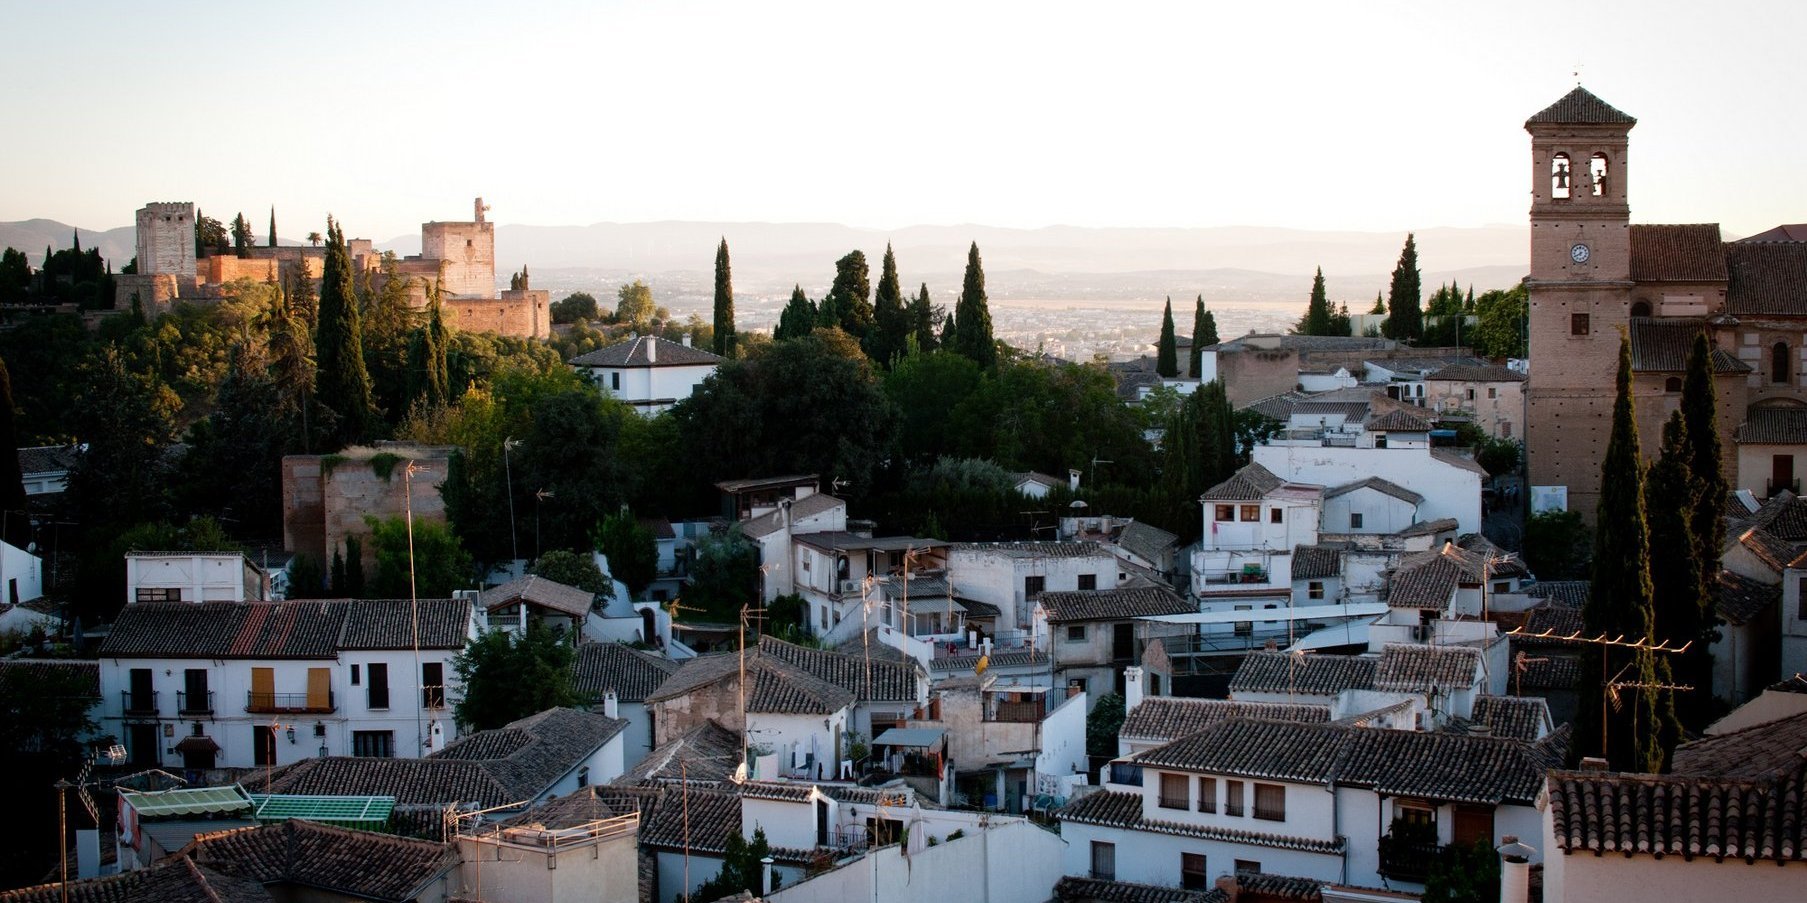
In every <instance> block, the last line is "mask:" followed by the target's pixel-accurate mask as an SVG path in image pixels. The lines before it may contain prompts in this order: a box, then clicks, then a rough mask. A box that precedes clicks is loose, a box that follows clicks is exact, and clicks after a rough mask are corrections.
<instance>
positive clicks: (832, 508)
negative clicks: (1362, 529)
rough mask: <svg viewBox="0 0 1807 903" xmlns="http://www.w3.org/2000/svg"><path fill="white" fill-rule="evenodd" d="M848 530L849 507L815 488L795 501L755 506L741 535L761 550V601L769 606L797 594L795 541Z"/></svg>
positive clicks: (789, 500) (743, 520) (788, 499)
mask: <svg viewBox="0 0 1807 903" xmlns="http://www.w3.org/2000/svg"><path fill="white" fill-rule="evenodd" d="M846 529H847V503H846V502H844V501H842V500H841V499H838V498H835V497H834V496H832V495H828V494H827V493H822V492H816V491H815V490H814V489H813V488H811V489H805V490H803V491H801V492H800V493H799V495H798V496H797V497H796V498H794V499H792V498H783V499H778V500H776V501H773V502H772V503H771V504H769V505H765V504H756V505H753V506H752V507H751V508H750V509H749V513H748V515H747V516H746V517H745V518H743V519H742V520H741V521H740V531H741V535H743V536H745V537H746V538H747V539H750V540H752V541H753V543H754V544H755V545H757V546H758V547H759V568H760V571H759V581H760V598H761V599H762V600H763V601H766V602H770V601H772V600H773V599H776V598H778V597H779V596H783V595H788V594H790V593H794V592H796V591H797V573H796V571H795V569H794V565H795V562H793V560H792V559H793V558H794V557H795V556H794V554H793V552H792V549H791V545H792V541H793V540H794V539H795V538H796V537H798V536H802V535H807V534H811V533H838V532H845V531H846Z"/></svg>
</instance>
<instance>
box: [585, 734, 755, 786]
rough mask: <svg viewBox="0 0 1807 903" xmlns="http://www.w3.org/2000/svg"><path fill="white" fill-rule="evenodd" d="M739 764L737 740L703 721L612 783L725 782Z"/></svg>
mask: <svg viewBox="0 0 1807 903" xmlns="http://www.w3.org/2000/svg"><path fill="white" fill-rule="evenodd" d="M739 764H740V737H739V736H738V735H736V734H735V733H734V732H733V731H730V730H728V729H727V728H725V727H722V726H721V725H719V724H717V723H715V722H714V721H713V720H706V721H704V722H703V723H702V724H699V725H697V726H696V727H693V728H691V729H690V730H687V731H685V732H684V733H682V734H679V735H678V736H676V737H673V738H671V739H670V740H667V741H665V742H664V743H661V744H659V745H658V746H656V747H654V748H653V751H652V752H650V753H647V755H646V758H644V759H641V760H640V761H639V762H638V763H637V764H635V765H634V767H633V768H630V769H628V771H627V773H626V774H623V775H622V776H621V777H619V778H617V779H615V782H614V783H617V784H644V783H650V782H654V781H677V780H688V781H693V782H703V783H708V782H725V781H727V780H728V779H729V778H730V777H732V776H733V774H734V768H735V766H737V765H739Z"/></svg>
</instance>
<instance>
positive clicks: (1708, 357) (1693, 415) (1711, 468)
mask: <svg viewBox="0 0 1807 903" xmlns="http://www.w3.org/2000/svg"><path fill="white" fill-rule="evenodd" d="M1717 405H1718V402H1717V400H1716V399H1715V398H1714V396H1713V353H1712V349H1711V348H1710V347H1708V344H1707V336H1706V333H1704V332H1703V333H1701V334H1699V335H1696V336H1695V337H1694V346H1693V347H1692V348H1690V349H1689V352H1688V372H1687V374H1686V376H1685V377H1684V378H1683V379H1682V399H1681V413H1682V420H1683V421H1684V422H1685V423H1686V424H1687V434H1688V447H1689V465H1688V469H1689V470H1691V471H1692V472H1693V474H1694V479H1695V480H1696V481H1698V482H1699V483H1700V503H1699V504H1698V505H1696V506H1695V507H1694V538H1695V541H1696V542H1697V543H1699V545H1700V565H1701V571H1702V573H1704V574H1705V575H1706V576H1707V579H1708V580H1709V581H1715V580H1717V579H1718V574H1719V550H1720V547H1721V545H1722V544H1723V543H1724V542H1725V505H1726V495H1727V493H1729V492H1730V491H1731V487H1729V486H1728V485H1727V484H1726V479H1725V470H1724V469H1723V467H1722V458H1721V453H1720V447H1719V413H1718V410H1717Z"/></svg>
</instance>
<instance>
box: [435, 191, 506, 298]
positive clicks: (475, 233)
mask: <svg viewBox="0 0 1807 903" xmlns="http://www.w3.org/2000/svg"><path fill="white" fill-rule="evenodd" d="M474 207H475V213H476V219H474V220H472V221H471V222H468V223H450V222H437V221H435V222H430V223H421V224H420V256H421V257H423V258H425V259H427V260H437V261H441V262H442V263H443V266H442V268H441V273H442V274H443V275H442V276H441V282H440V284H441V286H442V290H443V291H444V292H445V293H446V295H448V296H450V297H453V298H489V297H492V296H493V295H494V294H495V291H496V224H495V223H492V222H488V221H486V220H485V219H484V217H483V214H484V213H485V212H486V211H488V210H489V205H487V204H485V203H483V199H482V198H478V199H477V201H476V204H475V205H474Z"/></svg>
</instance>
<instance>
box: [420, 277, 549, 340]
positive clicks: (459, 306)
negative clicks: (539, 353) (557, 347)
mask: <svg viewBox="0 0 1807 903" xmlns="http://www.w3.org/2000/svg"><path fill="white" fill-rule="evenodd" d="M501 295H502V297H500V298H451V299H447V300H446V301H445V310H446V312H447V314H449V315H450V319H451V321H452V323H453V324H454V325H456V326H457V327H458V328H459V329H464V330H468V331H471V332H494V333H498V334H500V335H514V336H532V337H533V338H537V339H544V338H550V337H551V335H552V313H551V309H550V308H551V304H552V297H551V296H552V293H551V292H548V291H543V290H539V289H529V290H512V289H511V290H507V291H504V292H502V293H501Z"/></svg>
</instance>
